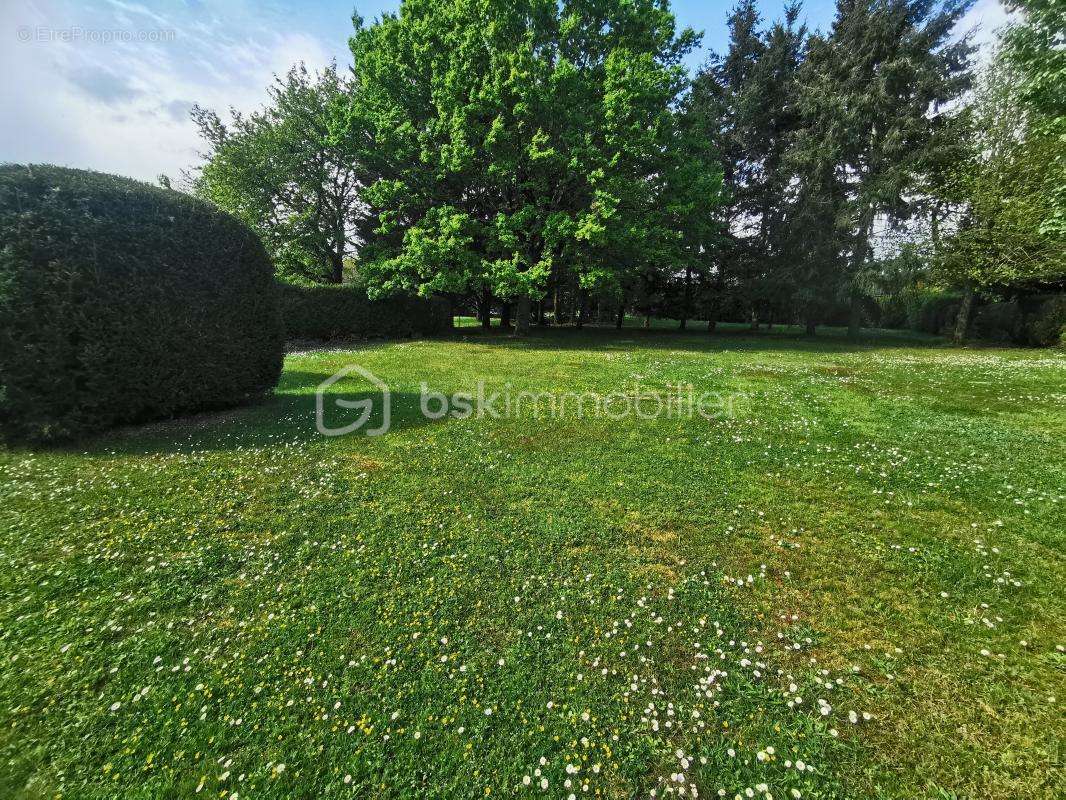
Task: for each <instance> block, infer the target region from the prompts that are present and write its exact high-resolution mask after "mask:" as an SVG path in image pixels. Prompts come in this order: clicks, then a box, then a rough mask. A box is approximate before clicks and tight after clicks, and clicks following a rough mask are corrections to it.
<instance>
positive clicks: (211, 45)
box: [0, 0, 1006, 181]
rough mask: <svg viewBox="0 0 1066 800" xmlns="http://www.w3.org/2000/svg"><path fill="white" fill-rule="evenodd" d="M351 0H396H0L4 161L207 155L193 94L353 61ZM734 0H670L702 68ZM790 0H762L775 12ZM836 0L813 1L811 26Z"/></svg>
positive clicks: (150, 176)
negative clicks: (694, 35) (694, 40)
mask: <svg viewBox="0 0 1066 800" xmlns="http://www.w3.org/2000/svg"><path fill="white" fill-rule="evenodd" d="M353 5H354V7H355V9H356V10H357V11H358V13H359V14H360V15H361V16H362V17H363V18H364V19H366V20H367V21H370V20H372V19H374V18H375V17H377V16H378V15H379V14H381V13H382V12H384V11H395V10H396V9H397V8H398V6H399V0H354V3H353V0H318V1H317V2H315V0H0V76H3V77H2V79H0V163H2V162H15V163H52V164H61V165H64V166H71V167H82V168H88V169H96V170H101V171H104V172H113V173H117V174H120V175H129V176H132V177H135V178H140V179H142V180H149V181H154V180H155V179H156V176H158V175H160V174H166V175H168V176H170V177H171V178H172V179H175V180H178V179H180V176H181V173H182V170H185V169H189V168H191V167H194V166H195V165H196V164H198V163H200V161H201V157H200V152H201V151H202V150H203V144H202V142H201V141H200V140H199V137H198V135H197V132H196V128H195V126H194V125H193V124H192V122H191V121H190V119H189V110H190V108H191V107H192V105H193V103H197V104H199V105H201V106H204V107H206V108H212V109H215V110H216V111H218V112H220V113H222V114H223V115H225V112H226V110H227V109H229V108H236V109H238V110H240V111H244V112H248V111H251V110H254V109H256V108H258V107H259V106H261V105H262V103H263V102H264V100H265V99H266V89H267V87H268V86H269V85H270V83H271V81H272V79H273V76H274V75H275V74H279V73H284V72H285V71H287V70H288V68H289V67H290V66H292V65H293V64H295V63H296V62H299V61H303V62H304V63H305V64H307V66H308V67H309V68H313V69H315V68H320V67H323V66H325V65H326V64H328V63H330V61H332V60H336V61H337V63H338V64H340V65H345V64H347V63H349V61H350V54H349V52H348V45H347V42H348V36H349V35H350V33H351V30H352V23H351V16H352V10H353ZM732 5H733V0H728V2H708V1H707V0H675V2H674V3H673V8H674V12H675V14H676V16H677V19H678V22H679V25H680V26H681V27H684V26H689V27H692V28H694V29H696V30H697V31H702V32H703V33H704V36H703V43H702V47H701V48H700V50H699V51H697V52H695V53H693V54H691V55H690V57H689V58H688V66H689V67H690V68H691V69H695V68H696V67H698V66H699V64H700V63H702V62H703V61H704V60H705V58H706V57H707V54H708V53H709V52H710V51H711V50H717V51H721V50H722V49H724V46H725V43H726V40H727V30H726V25H725V18H726V15H727V13H728V11H729V8H730V7H731V6H732ZM782 5H783V0H760V3H759V6H760V9H761V10H762V13H763V16H764V18H765V19H767V20H772V19H774V18H776V17H777V16H778V15H779V13H780V9H781V7H782ZM833 8H834V0H807V2H806V4H805V6H804V16H805V17H806V21H807V24H808V26H809V27H810V28H812V29H813V28H822V29H825V28H827V27H828V26H829V24H830V22H831V21H832V16H833ZM1005 20H1006V15H1005V12H1004V11H1003V9H1002V7H1001V6H1000V4H999V0H977V2H976V4H975V6H974V8H973V9H972V10H971V12H970V13H969V14H968V16H967V18H966V19H965V20H963V23H962V25H961V26H960V27H962V28H964V29H969V28H971V27H973V26H975V25H976V26H980V33H979V34H978V38H979V39H980V40H982V41H988V40H990V39H991V36H992V31H993V30H994V29H995V28H996V27H998V26H1000V25H1002V24H1003V22H1004V21H1005Z"/></svg>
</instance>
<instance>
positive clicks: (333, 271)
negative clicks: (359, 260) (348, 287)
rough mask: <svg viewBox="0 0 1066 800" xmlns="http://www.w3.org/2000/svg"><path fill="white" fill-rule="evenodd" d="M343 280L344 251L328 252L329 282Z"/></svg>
mask: <svg viewBox="0 0 1066 800" xmlns="http://www.w3.org/2000/svg"><path fill="white" fill-rule="evenodd" d="M343 280H344V253H330V254H329V282H330V283H340V282H341V281H343Z"/></svg>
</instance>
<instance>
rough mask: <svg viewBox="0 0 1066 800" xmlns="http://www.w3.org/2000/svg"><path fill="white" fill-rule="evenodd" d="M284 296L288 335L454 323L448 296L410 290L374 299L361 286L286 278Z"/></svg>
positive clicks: (430, 330)
mask: <svg viewBox="0 0 1066 800" xmlns="http://www.w3.org/2000/svg"><path fill="white" fill-rule="evenodd" d="M281 298H282V299H281V305H282V318H283V319H284V320H285V335H286V336H287V337H288V338H289V339H336V338H352V337H354V338H360V339H365V338H372V337H378V336H382V337H389V338H402V337H408V336H428V335H432V334H434V333H440V332H441V331H444V330H447V329H449V328H450V327H451V324H452V318H451V310H450V308H449V306H448V303H447V302H446V301H444V300H440V299H433V300H425V299H423V298H420V297H412V296H410V295H397V296H394V297H389V298H385V299H383V300H369V299H368V298H367V295H366V290H365V289H363V288H361V287H358V286H295V285H289V284H283V285H282V287H281Z"/></svg>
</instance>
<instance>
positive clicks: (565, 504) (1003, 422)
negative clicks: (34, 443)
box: [0, 329, 1066, 800]
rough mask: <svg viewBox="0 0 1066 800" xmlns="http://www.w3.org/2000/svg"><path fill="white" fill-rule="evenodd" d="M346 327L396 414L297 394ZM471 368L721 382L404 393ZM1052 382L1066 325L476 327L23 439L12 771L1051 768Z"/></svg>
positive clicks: (13, 592) (528, 784) (413, 774)
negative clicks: (884, 332)
mask: <svg viewBox="0 0 1066 800" xmlns="http://www.w3.org/2000/svg"><path fill="white" fill-rule="evenodd" d="M353 362H354V363H358V364H360V365H362V366H363V367H365V368H367V369H369V370H371V371H372V372H374V373H375V374H376V375H378V376H380V377H381V378H383V379H384V380H385V381H387V382H388V383H389V385H390V387H391V389H392V391H393V403H394V407H393V429H392V431H391V432H390V433H388V434H387V435H385V436H381V437H377V438H368V437H365V436H361V435H352V436H345V437H339V438H328V437H324V436H321V435H319V434H318V433H317V432H316V430H315V426H314V391H315V387H316V386H317V384H318V383H319V382H321V381H322V380H324V379H325V378H327V377H328V376H330V375H331V374H332V373H333V372H335V371H336V370H337V369H339V368H340V367H342V366H344V365H346V364H349V363H353ZM479 378H483V379H485V380H486V381H487V382H488V384H489V386H490V387H492V386H495V387H503V386H505V385H506V384H510V385H511V387H512V389H513V390H514V391H521V390H528V391H536V392H542V391H553V392H561V391H585V390H588V391H594V392H601V393H607V392H612V391H616V390H619V389H621V388H622V387H625V386H634V385H639V386H640V387H643V388H644V389H645V390H665V389H666V387H668V386H670V385H674V384H678V383H682V384H688V383H691V384H693V385H694V386H695V387H696V389H697V391H704V390H711V391H716V392H721V393H723V394H727V395H739V396H738V397H737V399H736V402H735V406H734V413H733V415H732V416H730V417H725V418H721V419H714V420H706V419H703V418H702V417H699V416H698V415H697V416H695V417H694V418H683V417H680V416H678V415H674V416H672V417H669V418H667V417H661V418H657V419H638V418H636V417H628V418H625V419H607V418H595V419H588V418H586V419H576V418H554V419H553V418H550V417H549V416H547V415H543V414H542V415H541V416H540V418H537V417H535V416H534V414H533V413H532V410H531V409H530V410H528V413H522V414H519V415H518V416H517V417H515V418H510V419H492V418H488V417H486V418H480V419H479V418H467V419H452V418H449V419H441V420H438V421H429V420H426V419H424V418H423V417H422V415H421V414H420V412H419V410H418V398H417V395H418V392H419V385H420V383H421V382H422V381H425V382H426V383H427V384H428V386H429V387H430V388H431V389H434V390H437V391H442V392H448V393H450V392H455V391H469V390H471V389H474V388H475V387H476V382H477V381H478V379H479ZM362 385H363V384H360V383H357V382H356V381H355V380H354V379H353V380H351V381H343V382H341V383H339V384H337V385H336V386H335V387H334V391H335V392H337V393H340V392H343V391H349V392H350V391H351V390H353V387H354V388H355V389H358V387H360V386H362ZM346 396H350V395H346ZM1064 399H1066V354H1063V353H1062V352H1051V351H1021V350H994V349H980V350H955V349H949V348H946V347H943V346H942V345H940V344H938V343H936V342H932V341H926V340H921V339H916V338H913V337H911V338H903V337H899V338H891V337H882V338H877V339H871V340H867V341H865V342H864V343H862V344H859V345H853V344H849V343H847V342H846V341H844V340H843V339H841V338H838V337H835V336H832V335H830V336H826V337H823V338H820V339H818V340H816V341H813V342H812V341H805V340H803V339H801V338H798V337H796V336H794V335H792V334H791V333H789V332H788V331H783V332H778V333H773V334H761V335H758V336H749V335H747V334H744V333H738V332H733V333H727V334H722V335H716V336H712V337H708V336H707V335H706V334H704V333H700V332H698V331H693V332H691V333H688V334H677V333H673V332H667V331H661V330H651V331H641V330H639V329H636V330H624V331H622V332H620V333H615V332H614V331H605V330H595V329H589V330H586V331H583V332H581V333H575V332H569V331H550V332H547V333H537V334H535V335H534V336H533V337H532V338H530V339H529V340H528V341H522V342H516V341H512V340H510V339H507V338H506V337H503V336H501V335H500V334H499V333H498V332H497V333H489V334H482V333H481V332H480V331H477V330H471V331H468V332H466V333H464V334H462V335H459V334H457V335H456V337H455V338H453V339H451V340H447V341H411V342H396V343H387V344H373V345H367V346H365V347H359V348H357V349H353V350H345V351H320V352H308V353H302V354H293V355H291V356H289V357H288V359H287V361H286V366H285V373H284V375H283V377H282V382H281V385H280V387H279V390H278V393H277V395H276V396H275V397H274V398H272V399H271V400H269V401H267V402H265V403H263V404H261V405H258V406H254V407H250V408H245V409H240V410H237V411H232V412H227V413H224V414H219V415H213V416H203V417H198V418H195V419H192V420H182V421H176V422H172V423H165V424H160V425H153V426H147V427H142V428H137V429H130V430H125V431H120V432H118V433H116V434H113V435H111V436H108V437H105V438H102V439H96V440H93V441H91V442H87V443H83V444H82V445H80V446H79V447H78V448H73V449H69V450H49V451H10V452H2V453H0V542H2V544H0V659H2V666H0V730H2V733H0V797H30V798H36V797H51V796H59V795H62V796H64V797H69V798H114V797H123V798H149V797H152V798H155V797H160V798H163V797H166V798H170V797H193V796H199V797H211V798H223V797H239V798H281V797H300V798H334V797H345V798H379V797H380V798H387V797H449V798H451V797H469V798H474V797H479V798H483V797H485V796H486V795H490V794H491V795H492V796H498V797H530V798H539V797H551V798H567V797H576V798H593V797H610V798H624V797H637V796H639V797H648V796H650V795H651V793H652V792H654V793H655V794H654V796H655V797H658V798H662V797H676V796H685V797H691V796H693V795H694V794H695V793H696V791H697V790H698V796H699V797H705V798H706V797H717V796H724V797H728V798H733V797H734V796H739V797H741V798H745V800H746V798H749V797H755V798H770V797H771V796H772V798H774V799H775V800H780V799H783V798H791V797H800V796H802V797H805V798H820V797H845V796H850V797H899V798H914V797H930V798H932V797H937V798H949V797H958V798H963V797H967V798H1035V797H1047V798H1050V797H1056V796H1058V797H1062V796H1063V792H1064V791H1066V783H1064V778H1063V766H1062V755H1061V747H1062V739H1063V737H1064V735H1066V724H1064V722H1063V713H1062V708H1063V700H1064V699H1066V685H1064V668H1066V654H1064V653H1063V650H1062V646H1063V645H1064V644H1066V630H1064V621H1063V609H1064V607H1066V604H1064V599H1066V598H1064V594H1066V592H1064V585H1066V561H1064V551H1063V532H1064V528H1066V524H1064V523H1066V513H1064V512H1066V486H1064V476H1066V412H1064V410H1063V409H1064V404H1063V401H1064ZM197 792H199V794H197Z"/></svg>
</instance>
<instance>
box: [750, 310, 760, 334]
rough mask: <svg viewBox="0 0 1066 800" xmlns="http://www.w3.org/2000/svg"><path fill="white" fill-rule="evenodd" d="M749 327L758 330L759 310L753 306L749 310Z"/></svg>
mask: <svg viewBox="0 0 1066 800" xmlns="http://www.w3.org/2000/svg"><path fill="white" fill-rule="evenodd" d="M750 327H751V329H752V330H753V331H757V330H759V312H758V311H756V310H755V309H754V308H753V309H752V310H751V326H750Z"/></svg>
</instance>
